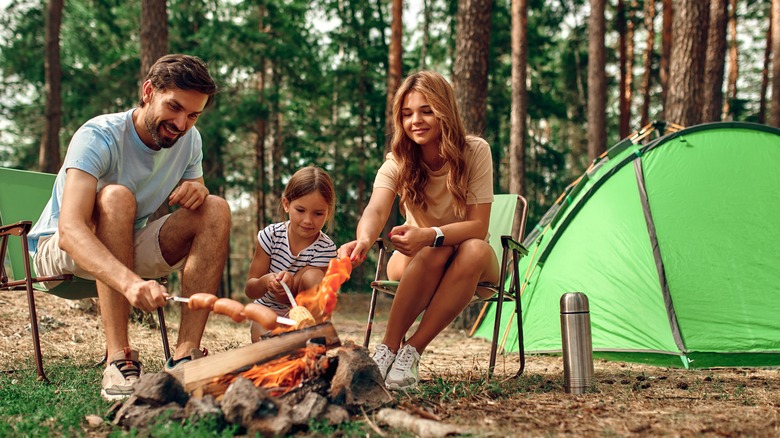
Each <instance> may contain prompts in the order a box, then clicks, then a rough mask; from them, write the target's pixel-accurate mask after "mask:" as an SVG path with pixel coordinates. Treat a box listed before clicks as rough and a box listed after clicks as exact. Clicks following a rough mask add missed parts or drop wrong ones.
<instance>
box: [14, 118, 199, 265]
mask: <svg viewBox="0 0 780 438" xmlns="http://www.w3.org/2000/svg"><path fill="white" fill-rule="evenodd" d="M133 111H134V109H133V110H129V111H125V112H122V113H115V114H104V115H101V116H98V117H95V118H93V119H91V120H89V121H88V122H87V123H85V124H84V125H82V126H81V127H80V128H79V129H78V131H76V133H75V134H74V135H73V138H72V139H71V141H70V144H69V146H68V151H67V153H66V155H65V161H64V163H63V165H62V168H61V169H60V171H59V173H58V174H57V178H56V180H55V182H54V188H53V190H52V196H51V198H50V199H49V202H48V203H47V204H46V207H45V208H44V210H43V213H42V214H41V217H40V218H39V219H38V221H37V222H36V223H35V226H33V228H32V230H31V231H30V234H29V239H28V240H29V243H30V253H31V254H35V252H37V250H38V239H39V238H40V237H41V236H47V235H51V234H54V233H55V232H56V231H57V225H58V222H59V217H60V208H61V203H62V192H63V190H64V188H65V179H66V172H67V170H68V169H71V168H75V169H79V170H82V171H84V172H86V173H88V174H90V175H92V176H94V177H95V178H97V180H98V184H97V191H100V190H101V189H103V187H105V186H107V185H110V184H119V185H123V186H125V187H127V188H128V189H130V190H131V191H132V192H133V193H134V194H135V197H136V203H137V207H136V220H135V229H136V230H138V229H140V228H143V227H144V225H146V221H147V220H148V218H149V216H151V215H152V213H154V211H155V210H157V208H158V207H159V206H160V205H162V203H163V202H164V201H165V200H166V199H167V198H168V196H169V195H170V194H171V192H172V191H173V189H174V188H176V185H177V184H178V183H179V181H181V180H182V179H195V178H200V177H201V176H203V167H202V160H203V151H202V141H201V137H200V133H199V132H198V130H197V129H195V128H194V127H193V128H192V129H190V130H189V131H187V132H186V133H185V134H184V135H183V136H182V137H181V138H179V140H178V141H177V142H176V144H174V146H173V147H171V148H168V149H161V150H159V151H155V150H152V149H150V148H149V147H148V146H146V145H145V144H144V142H143V141H141V138H140V137H139V136H138V133H137V132H136V130H135V126H134V125H133Z"/></svg>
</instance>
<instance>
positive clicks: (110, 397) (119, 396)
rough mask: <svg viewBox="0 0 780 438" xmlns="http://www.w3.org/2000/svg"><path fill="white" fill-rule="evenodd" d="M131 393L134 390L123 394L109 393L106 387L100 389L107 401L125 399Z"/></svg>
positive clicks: (101, 394)
mask: <svg viewBox="0 0 780 438" xmlns="http://www.w3.org/2000/svg"><path fill="white" fill-rule="evenodd" d="M131 394H132V391H131V392H129V393H127V394H123V393H119V394H109V393H107V392H106V390H105V389H101V390H100V396H101V397H103V398H104V399H105V400H107V401H117V400H124V399H126V398H128V397H130V395H131Z"/></svg>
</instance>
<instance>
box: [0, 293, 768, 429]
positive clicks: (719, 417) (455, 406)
mask: <svg viewBox="0 0 780 438" xmlns="http://www.w3.org/2000/svg"><path fill="white" fill-rule="evenodd" d="M367 300H368V297H367V296H366V295H362V294H343V295H341V296H340V297H339V304H338V306H337V310H336V313H335V314H334V316H333V324H334V326H335V327H336V329H337V331H338V333H339V336H340V338H341V340H342V341H349V340H351V341H353V342H355V343H357V344H362V342H363V333H364V330H365V319H366V316H367V312H368V304H367ZM36 303H37V308H38V315H39V319H40V324H41V331H42V335H41V341H42V348H43V352H44V364H45V363H47V362H49V363H51V362H52V361H58V360H62V359H65V358H70V359H72V360H74V361H75V362H77V363H85V364H88V363H91V362H97V361H98V360H100V358H101V357H102V355H103V346H104V337H103V332H102V323H101V321H100V317H99V316H98V315H97V314H96V313H95V312H94V311H85V310H82V309H81V308H79V307H76V306H74V305H73V303H77V304H78V305H83V304H86V303H89V300H81V301H78V302H71V301H67V300H63V299H60V298H57V297H53V296H50V295H47V294H42V293H36ZM389 308H390V301H389V299H387V298H382V299H381V300H380V301H379V304H378V310H377V318H376V321H375V324H374V330H373V334H372V337H371V345H372V347H373V346H374V345H376V344H377V343H378V342H379V341H380V340H381V335H382V333H383V332H384V328H385V325H386V318H387V313H388V310H389ZM27 312H28V311H27V302H26V296H25V294H23V293H3V294H2V295H0V321H1V322H0V370H11V369H19V368H26V369H28V368H33V367H34V362H33V354H32V341H31V336H30V333H29V321H28V313H27ZM166 319H167V321H168V327H169V336H170V340H171V343H172V344H173V343H174V342H175V339H176V335H177V330H176V329H177V326H178V312H177V310H176V307H175V306H174V305H171V306H169V309H167V310H166ZM130 336H131V342H133V345H134V347H135V348H137V349H138V350H139V351H140V353H141V357H142V359H143V361H144V365H145V366H146V368H147V369H148V370H149V371H159V370H160V369H161V368H162V364H163V359H162V351H161V342H160V336H159V334H158V332H157V331H156V330H153V329H150V328H148V327H144V326H143V325H140V324H132V325H131V328H130ZM248 342H249V328H248V326H247V325H246V324H235V323H233V322H232V320H230V319H228V318H227V317H223V316H220V315H215V316H212V317H211V318H210V319H209V323H208V326H207V328H206V333H205V335H204V339H203V343H202V344H203V346H204V347H206V348H208V349H209V351H210V352H212V353H215V352H219V351H225V350H229V349H233V348H236V347H239V346H242V345H246V344H247V343H248ZM489 351H490V347H489V345H488V342H487V341H485V340H483V339H474V338H469V337H468V336H467V335H466V333H465V332H464V331H461V330H454V329H448V330H446V331H445V332H443V333H442V334H441V335H440V336H439V337H438V338H437V339H436V340H435V341H434V342H433V343H432V344H431V345H430V347H429V348H428V349H427V350H426V352H425V354H424V355H423V361H422V363H421V368H420V376H421V379H422V381H423V382H424V383H428V384H433V383H434V382H436V381H438V380H439V378H440V377H443V378H445V379H446V380H447V381H450V382H462V383H463V384H464V387H465V386H468V385H469V384H470V382H484V379H482V378H483V377H484V375H485V370H486V368H487V362H488V355H489ZM518 365H519V360H518V356H517V355H516V354H511V355H508V356H499V358H498V363H497V367H496V375H495V379H496V381H501V380H509V379H511V376H513V375H514V373H515V372H516V371H517V369H518ZM513 382H514V381H513ZM516 382H517V388H516V390H515V391H512V390H511V389H512V388H513V387H514V386H511V385H502V386H501V388H503V389H502V390H501V391H499V392H495V391H494V390H493V389H491V388H487V387H486V388H484V389H481V388H480V390H479V391H477V393H472V394H470V395H467V396H456V394H455V393H456V392H457V391H459V389H458V388H455V387H453V388H452V396H451V397H449V396H444V397H442V398H443V400H431V399H430V398H426V397H425V395H421V394H417V393H410V394H409V395H408V397H409V401H410V402H412V403H414V404H416V405H420V406H423V407H426V408H428V409H429V410H430V411H431V412H433V413H434V414H435V415H437V416H439V417H440V418H441V419H442V420H443V421H446V422H449V423H453V424H457V425H459V426H461V427H462V428H463V430H464V431H471V432H474V433H475V434H476V435H479V436H507V435H522V436H611V435H615V436H647V435H663V436H713V437H714V436H754V437H770V436H771V437H775V436H780V371H778V370H771V369H743V368H729V369H717V370H695V371H687V370H680V369H669V368H660V367H651V366H645V365H638V364H630V363H621V362H607V361H601V360H597V361H596V362H595V383H596V385H595V388H596V392H594V393H590V394H585V395H581V396H572V395H569V394H565V393H564V391H563V369H562V363H561V359H560V358H559V357H551V356H529V357H527V360H526V370H525V373H524V374H523V376H522V377H520V379H518V380H517V381H516ZM475 384H476V383H475ZM483 385H484V383H483ZM456 386H457V385H456ZM507 388H509V390H507ZM96 390H97V389H96Z"/></svg>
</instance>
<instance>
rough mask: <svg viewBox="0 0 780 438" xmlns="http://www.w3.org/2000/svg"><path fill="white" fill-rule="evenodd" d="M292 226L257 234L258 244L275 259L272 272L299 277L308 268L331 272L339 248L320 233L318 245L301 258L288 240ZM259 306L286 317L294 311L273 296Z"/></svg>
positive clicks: (280, 225) (264, 298)
mask: <svg viewBox="0 0 780 438" xmlns="http://www.w3.org/2000/svg"><path fill="white" fill-rule="evenodd" d="M289 223H290V221H286V222H278V223H275V224H271V225H268V226H267V227H265V228H263V229H262V230H260V232H258V233H257V242H258V243H259V244H260V247H261V248H263V251H265V253H266V254H268V256H269V257H270V258H271V265H270V267H269V272H272V273H278V272H282V271H287V272H289V273H290V274H292V275H295V274H296V273H297V272H298V271H300V270H301V269H302V268H304V267H306V266H314V267H318V268H327V267H328V263H330V260H331V259H333V258H335V257H336V244H335V243H333V240H331V238H330V237H328V235H327V234H325V233H323V232H322V231H320V235H319V237H317V240H315V241H314V243H312V244H311V245H309V246H308V247H306V248H304V249H303V250H302V251H301V252H299V253H298V254H293V253H292V251H291V250H290V241H289V240H288V237H287V226H288V225H289ZM255 302H256V303H258V304H262V305H264V306H267V307H270V308H272V309H274V310H275V311H277V313H286V311H287V310H289V308H290V307H289V304H288V303H287V302H284V303H281V302H278V301H277V300H276V297H275V296H274V295H273V294H272V293H270V292H269V293H266V294H265V295H263V296H262V297H260V298H259V299H257V300H255Z"/></svg>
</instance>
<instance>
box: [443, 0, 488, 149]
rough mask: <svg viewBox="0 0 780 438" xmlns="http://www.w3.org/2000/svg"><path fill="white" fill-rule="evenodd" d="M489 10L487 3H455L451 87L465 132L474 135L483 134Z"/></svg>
mask: <svg viewBox="0 0 780 438" xmlns="http://www.w3.org/2000/svg"><path fill="white" fill-rule="evenodd" d="M491 6H492V5H491V1H490V0H461V1H460V2H458V18H457V20H458V21H457V32H456V35H455V48H456V49H455V52H456V55H455V63H454V66H453V75H452V81H453V84H452V85H453V88H454V89H455V98H456V100H457V101H458V107H459V109H460V115H461V118H462V119H463V122H464V126H465V128H466V131H468V132H470V133H473V134H477V135H482V134H484V132H485V111H486V110H487V83H488V57H489V50H490V16H491Z"/></svg>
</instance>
